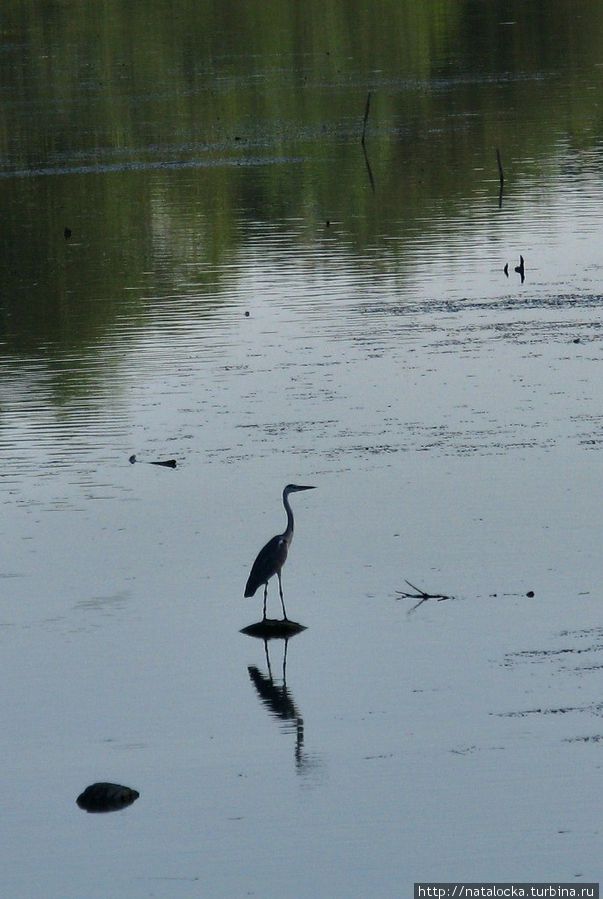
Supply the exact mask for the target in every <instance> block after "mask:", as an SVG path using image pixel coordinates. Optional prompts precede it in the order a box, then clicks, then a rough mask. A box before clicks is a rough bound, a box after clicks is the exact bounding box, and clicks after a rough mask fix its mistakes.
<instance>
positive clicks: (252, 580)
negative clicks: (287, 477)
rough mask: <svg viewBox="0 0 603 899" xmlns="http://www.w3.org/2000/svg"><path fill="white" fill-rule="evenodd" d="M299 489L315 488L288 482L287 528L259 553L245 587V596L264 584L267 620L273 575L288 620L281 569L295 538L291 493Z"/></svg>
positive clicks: (285, 497) (286, 501)
mask: <svg viewBox="0 0 603 899" xmlns="http://www.w3.org/2000/svg"><path fill="white" fill-rule="evenodd" d="M299 490H314V487H306V486H303V485H301V484H287V486H286V487H285V489H284V490H283V505H284V507H285V512H286V513H287V528H286V530H285V531H284V532H283V533H282V534H277V535H276V537H273V538H272V540H269V541H268V543H267V544H266V546H264V547H262V549H261V550H260V551H259V553H258V554H257V558H256V560H255V562H254V563H253V565H252V567H251V574H250V575H249V578H248V580H247V585H246V587H245V596H246V597H247V596H253V595H254V593H255V592H256V591H257V589H258V587H260V586H261V585H262V584H263V585H264V617H263V621H265V620H266V597H267V596H268V581H269V580H270V578H271V577H274V575H275V574H276V576H277V577H278V589H279V593H280V597H281V605H282V607H283V621H288V620H289V619H288V618H287V612H286V611H285V601H284V599H283V584H282V581H281V569H282V567H283V565H284V564H285V562H286V560H287V553H288V552H289V547H290V546H291V541H292V540H293V512H292V511H291V506H290V505H289V494H290V493H297V492H298V491H299Z"/></svg>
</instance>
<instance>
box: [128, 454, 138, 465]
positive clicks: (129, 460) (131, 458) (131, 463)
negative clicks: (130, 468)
mask: <svg viewBox="0 0 603 899" xmlns="http://www.w3.org/2000/svg"><path fill="white" fill-rule="evenodd" d="M128 462H129V463H130V465H134V463H135V462H136V456H134V455H132V456H130V458H129V459H128Z"/></svg>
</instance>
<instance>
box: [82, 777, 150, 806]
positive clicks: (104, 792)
mask: <svg viewBox="0 0 603 899" xmlns="http://www.w3.org/2000/svg"><path fill="white" fill-rule="evenodd" d="M139 796H140V793H139V792H138V790H132V789H131V788H130V787H124V786H122V784H112V783H95V784H90V786H89V787H86V789H85V790H84V792H83V793H80V795H79V796H78V797H77V799H76V802H77V804H78V805H79V807H80V808H81V809H83V810H84V811H85V812H117V811H119V810H120V809H122V808H127V806H129V805H132V803H133V802H136V800H137V799H138V797H139Z"/></svg>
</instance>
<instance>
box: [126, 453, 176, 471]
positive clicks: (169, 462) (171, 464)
mask: <svg viewBox="0 0 603 899" xmlns="http://www.w3.org/2000/svg"><path fill="white" fill-rule="evenodd" d="M128 462H129V463H130V465H134V464H135V463H136V462H143V464H144V465H163V467H164V468H176V466H177V465H178V463H177V462H176V460H175V459H163V460H162V461H160V462H150V461H147V460H146V459H144V460H143V459H137V458H136V456H134V455H132V456H130V458H129V459H128Z"/></svg>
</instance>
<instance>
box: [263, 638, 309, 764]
mask: <svg viewBox="0 0 603 899" xmlns="http://www.w3.org/2000/svg"><path fill="white" fill-rule="evenodd" d="M288 644H289V640H288V639H285V640H283V645H284V648H283V668H282V679H281V682H280V683H278V682H277V681H275V678H274V677H273V674H272V666H271V664H270V651H269V649H268V640H266V639H264V653H265V656H266V669H267V674H263V673H262V672H261V671H260V669H259V668H257V667H256V666H255V665H249V667H248V668H247V671H248V673H249V677H250V678H251V682H252V683H253V685H254V687H255V689H256V690H257V693H258V696H259V697H260V699H261V701H262V703H263V704H264V705H265V706H266V708H267V709H268V711H269V712H270V714H271V715H272V717H274V718H276V719H277V720H278V721H280V722H281V723H282V726H283V730H284V731H285V732H286V733H291V732H294V733H295V767H296V770H297V771H298V773H300V774H301V773H305V772H307V771H308V770H310V769H311V768H313V767H315V765H316V758H315V757H313V756H309V755H308V754H307V753H306V752H305V751H304V719H303V718H302V716H301V714H300V712H299V709H298V708H297V706H296V705H295V702H294V700H293V697H292V695H291V693H290V691H289V688H288V686H287V648H288Z"/></svg>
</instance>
